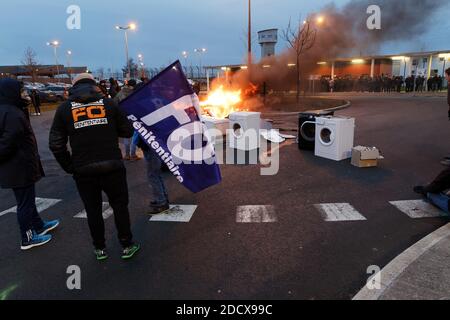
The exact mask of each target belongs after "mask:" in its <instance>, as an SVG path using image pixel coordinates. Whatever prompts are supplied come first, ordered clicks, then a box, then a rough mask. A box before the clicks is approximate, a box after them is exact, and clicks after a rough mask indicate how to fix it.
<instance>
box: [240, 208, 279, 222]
mask: <svg viewBox="0 0 450 320" xmlns="http://www.w3.org/2000/svg"><path fill="white" fill-rule="evenodd" d="M277 220H278V219H277V216H276V213H275V207H274V206H271V205H266V206H239V207H238V208H237V211H236V222H237V223H273V222H277Z"/></svg>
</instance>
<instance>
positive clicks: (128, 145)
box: [123, 138, 136, 157]
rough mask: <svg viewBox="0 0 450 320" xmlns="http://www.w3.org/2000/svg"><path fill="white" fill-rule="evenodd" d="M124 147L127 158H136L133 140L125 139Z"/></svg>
mask: <svg viewBox="0 0 450 320" xmlns="http://www.w3.org/2000/svg"><path fill="white" fill-rule="evenodd" d="M123 145H124V147H125V155H126V156H131V157H133V156H136V144H134V143H133V140H132V139H131V138H129V139H123Z"/></svg>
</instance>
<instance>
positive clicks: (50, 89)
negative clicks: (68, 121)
mask: <svg viewBox="0 0 450 320" xmlns="http://www.w3.org/2000/svg"><path fill="white" fill-rule="evenodd" d="M41 91H42V92H45V93H47V94H53V95H54V96H56V98H57V99H59V101H64V100H66V99H67V89H66V88H64V87H60V86H47V87H46V88H45V89H43V90H41Z"/></svg>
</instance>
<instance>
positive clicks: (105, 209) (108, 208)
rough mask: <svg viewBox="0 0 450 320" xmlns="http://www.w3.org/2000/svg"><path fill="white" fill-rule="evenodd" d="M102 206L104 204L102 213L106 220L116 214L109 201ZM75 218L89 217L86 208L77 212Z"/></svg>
mask: <svg viewBox="0 0 450 320" xmlns="http://www.w3.org/2000/svg"><path fill="white" fill-rule="evenodd" d="M102 206H103V213H102V214H103V219H105V220H106V219H108V218H110V217H111V216H112V215H113V214H114V211H113V209H112V208H111V206H110V205H109V203H108V202H103V204H102ZM74 218H76V219H87V212H86V210H83V211H81V212H80V213H77V214H76V215H75V216H74Z"/></svg>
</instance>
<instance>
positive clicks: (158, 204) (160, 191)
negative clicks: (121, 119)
mask: <svg viewBox="0 0 450 320" xmlns="http://www.w3.org/2000/svg"><path fill="white" fill-rule="evenodd" d="M136 140H137V142H136V144H137V146H138V147H139V148H140V149H141V150H142V151H143V152H144V158H145V162H146V164H147V181H148V183H149V185H150V188H151V191H152V201H151V202H150V206H149V210H148V212H147V213H148V214H149V215H158V214H161V213H164V212H165V211H167V210H169V209H170V204H169V195H168V192H167V188H166V185H165V183H164V177H163V171H162V161H161V158H160V157H159V156H158V155H157V154H156V152H155V151H154V150H153V149H151V148H150V147H149V146H148V145H147V144H146V143H145V142H144V141H143V140H142V139H141V138H140V137H139V136H138V137H137V138H136Z"/></svg>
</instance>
